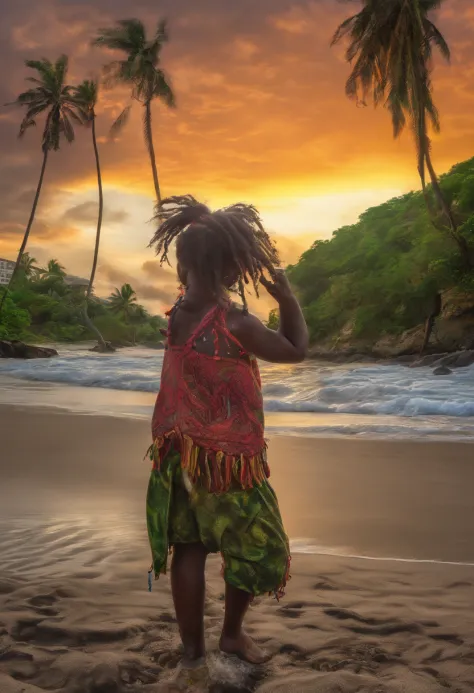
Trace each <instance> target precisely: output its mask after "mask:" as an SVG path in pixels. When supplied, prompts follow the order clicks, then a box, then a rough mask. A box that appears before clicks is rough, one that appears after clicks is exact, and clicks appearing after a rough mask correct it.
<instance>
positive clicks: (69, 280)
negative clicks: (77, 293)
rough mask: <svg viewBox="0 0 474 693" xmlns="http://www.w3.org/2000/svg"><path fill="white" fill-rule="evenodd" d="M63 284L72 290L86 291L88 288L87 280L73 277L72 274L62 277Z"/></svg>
mask: <svg viewBox="0 0 474 693" xmlns="http://www.w3.org/2000/svg"><path fill="white" fill-rule="evenodd" d="M64 283H65V284H67V285H68V286H70V287H71V288H73V289H79V290H81V289H84V290H86V289H87V287H88V286H89V280H88V279H83V278H82V277H75V276H73V275H72V274H66V276H65V277H64Z"/></svg>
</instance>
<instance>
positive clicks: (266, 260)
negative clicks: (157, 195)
mask: <svg viewBox="0 0 474 693" xmlns="http://www.w3.org/2000/svg"><path fill="white" fill-rule="evenodd" d="M155 220H156V221H158V222H159V224H160V225H159V227H158V230H157V231H156V233H155V235H154V236H153V238H152V239H151V242H150V246H155V249H156V254H157V255H158V256H159V257H160V261H161V262H162V263H163V262H169V261H168V252H169V249H170V246H171V244H172V243H173V241H174V240H176V241H177V253H178V259H179V260H180V262H181V263H182V264H183V266H184V267H185V268H186V269H187V270H189V269H193V271H195V272H196V274H197V275H198V276H199V278H200V280H201V281H202V283H203V284H207V285H208V286H209V288H210V289H211V290H212V291H213V292H215V294H216V295H217V294H218V293H219V290H220V289H221V287H222V285H223V284H227V285H228V284H229V282H230V283H231V284H233V285H237V286H238V291H239V294H240V297H241V299H242V302H243V305H244V309H246V308H247V301H246V298H245V284H249V283H252V285H253V287H254V289H255V292H256V294H257V295H258V285H259V282H260V277H261V276H262V273H263V272H264V271H265V270H266V271H267V272H268V273H269V274H270V276H271V277H274V275H275V270H276V268H277V267H278V266H279V265H280V258H279V256H278V251H277V249H276V247H275V245H274V243H273V242H272V240H271V239H270V237H269V235H268V234H267V232H266V231H265V229H264V228H263V225H262V221H261V219H260V216H259V214H258V212H257V210H256V209H255V207H253V206H252V205H244V204H236V205H232V207H226V208H224V209H220V210H218V211H216V212H211V211H210V209H209V208H208V207H206V205H204V204H201V203H199V202H198V201H197V200H196V199H195V198H194V197H192V195H184V196H177V197H168V198H167V199H165V200H163V202H162V203H161V205H158V207H157V210H156V215H155Z"/></svg>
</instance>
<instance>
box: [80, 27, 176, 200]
mask: <svg viewBox="0 0 474 693" xmlns="http://www.w3.org/2000/svg"><path fill="white" fill-rule="evenodd" d="M168 40H169V35H168V29H167V24H166V21H165V20H161V21H160V22H159V23H158V26H157V29H156V32H155V34H154V36H153V37H152V38H151V39H148V38H147V36H146V31H145V27H144V25H143V23H142V22H141V21H140V20H139V19H122V20H120V21H119V22H117V23H116V25H115V26H113V27H110V28H106V29H100V30H99V34H98V36H97V37H96V38H95V39H94V41H93V45H95V46H103V47H105V48H108V49H110V50H114V51H121V52H122V53H125V58H124V59H123V60H114V61H113V62H111V63H110V64H109V65H106V66H105V68H104V77H105V84H106V85H107V86H109V87H112V86H116V85H126V86H128V87H131V90H132V99H134V100H135V101H138V102H139V103H141V104H142V105H143V131H144V136H145V144H146V147H147V150H148V154H149V156H150V162H151V169H152V173H153V183H154V186H155V194H156V200H157V203H158V204H160V203H161V190H160V183H159V180H158V170H157V166H156V157H155V147H154V144H153V130H152V110H151V105H152V103H153V101H154V100H155V99H160V100H161V101H162V102H163V103H164V104H165V105H166V106H168V107H169V108H174V107H175V105H176V104H175V97H174V94H173V90H172V88H171V86H170V83H169V81H168V78H167V77H166V75H165V73H164V72H163V70H162V69H161V68H160V58H161V51H162V48H163V45H164V44H165V43H166V42H167V41H168ZM130 109H131V106H130V105H129V106H127V107H126V108H125V109H124V110H123V111H122V113H121V114H120V115H119V117H118V118H117V120H116V121H115V123H114V125H113V126H112V132H117V131H118V130H120V128H122V127H123V126H124V125H125V124H126V122H127V120H128V117H129V114H130Z"/></svg>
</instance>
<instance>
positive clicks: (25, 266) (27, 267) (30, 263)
mask: <svg viewBox="0 0 474 693" xmlns="http://www.w3.org/2000/svg"><path fill="white" fill-rule="evenodd" d="M36 263H37V260H36V258H34V257H31V255H30V254H29V253H23V256H22V258H21V261H20V271H21V272H22V273H23V275H24V276H25V277H28V278H30V277H33V276H34V275H35V274H36V273H37V271H38V268H37V267H36Z"/></svg>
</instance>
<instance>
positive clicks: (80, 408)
mask: <svg viewBox="0 0 474 693" xmlns="http://www.w3.org/2000/svg"><path fill="white" fill-rule="evenodd" d="M155 399H156V394H155V393H154V392H145V391H142V390H134V389H119V390H114V389H111V388H108V387H105V386H102V387H98V386H88V385H81V384H78V383H73V382H61V381H50V380H46V379H39V380H30V379H26V378H21V377H18V376H12V375H9V374H5V373H2V372H1V371H0V407H2V406H7V407H8V406H12V407H19V408H23V409H24V410H25V411H29V410H32V411H34V410H37V411H42V410H48V411H51V412H56V413H61V412H63V413H70V414H72V415H74V414H80V415H85V416H93V417H95V416H104V417H107V418H119V419H122V420H123V419H134V420H138V421H140V420H141V421H149V420H150V418H151V415H152V412H153V408H154V404H155ZM265 420H266V430H267V437H276V436H278V437H291V438H311V439H314V440H326V439H341V440H368V441H383V440H387V441H393V442H397V441H401V442H407V443H408V442H410V443H416V442H422V443H425V442H432V443H436V442H438V443H448V442H450V443H465V444H472V443H474V417H468V416H459V417H452V416H451V417H449V416H443V415H439V416H431V417H430V416H429V415H425V414H422V415H419V416H402V415H397V414H394V415H384V414H374V413H371V414H368V415H365V414H363V413H349V412H347V413H346V412H338V411H327V412H321V411H314V412H311V411H309V412H307V411H298V410H294V411H291V410H290V411H285V410H282V411H278V410H270V411H268V410H266V411H265Z"/></svg>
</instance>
